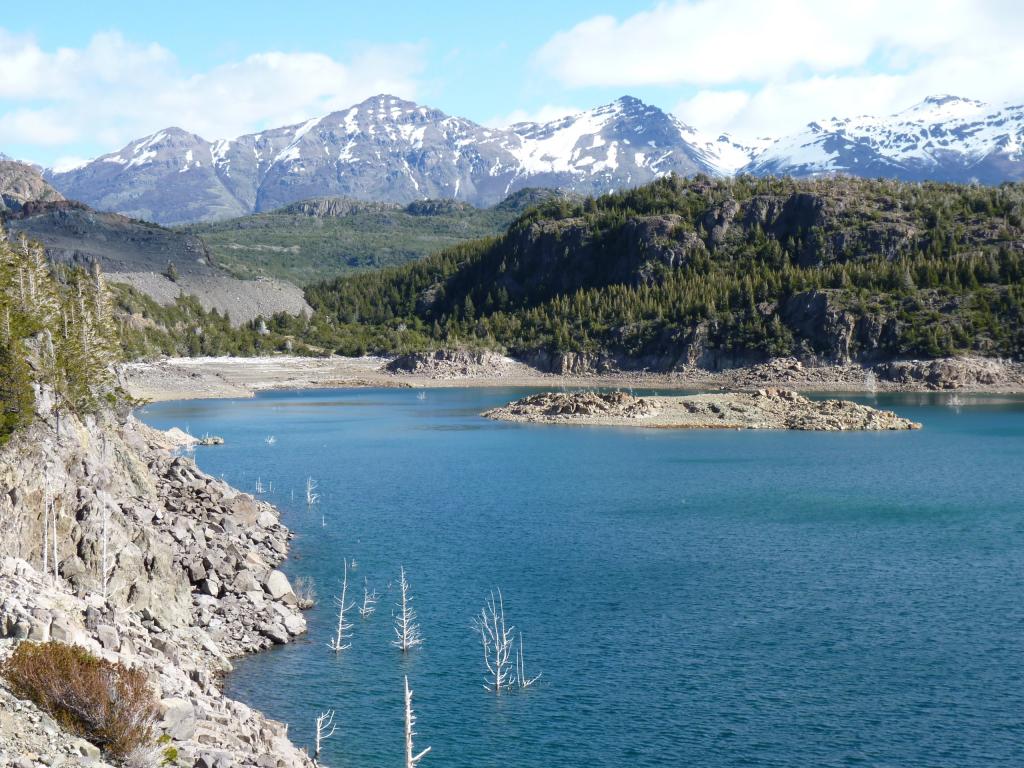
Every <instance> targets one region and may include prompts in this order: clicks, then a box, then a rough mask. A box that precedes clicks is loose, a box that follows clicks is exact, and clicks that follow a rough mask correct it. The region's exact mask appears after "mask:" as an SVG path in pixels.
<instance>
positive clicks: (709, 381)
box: [121, 356, 1024, 402]
mask: <svg viewBox="0 0 1024 768" xmlns="http://www.w3.org/2000/svg"><path fill="white" fill-rule="evenodd" d="M387 362H388V360H387V359H385V358H380V357H360V358H344V357H331V358H305V357H291V356H274V357H257V358H229V357H219V358H210V357H205V358H202V357H201V358H168V359H164V360H159V361H154V362H136V363H127V364H125V365H124V366H122V368H121V379H122V383H123V386H124V387H125V389H126V390H127V391H128V392H129V393H130V394H131V395H132V396H133V397H136V398H139V399H141V400H148V401H152V402H156V401H162V400H192V399H204V398H244V397H252V396H253V395H254V394H256V393H257V392H261V391H265V390H273V389H324V388H361V387H416V388H435V387H543V388H549V389H560V388H621V389H629V388H636V389H655V390H657V389H666V390H699V391H712V392H713V391H719V390H743V389H751V388H758V387H764V386H783V387H788V388H790V389H795V390H799V391H803V392H846V393H856V392H935V391H947V392H961V393H992V394H1024V370H1021V365H1020V364H1019V363H1018V364H1007V365H1005V366H1003V368H1005V371H1003V372H1002V373H1001V374H1000V375H999V376H998V377H996V378H995V380H993V381H991V383H979V382H977V381H967V382H960V383H954V384H953V385H951V386H950V385H943V386H936V385H934V384H929V383H927V382H924V381H909V382H907V381H903V382H893V381H884V380H879V379H878V378H877V377H875V376H874V375H873V374H871V373H870V372H869V371H867V370H866V369H864V368H862V367H861V366H858V365H833V366H823V367H804V366H801V365H800V364H799V363H795V361H789V360H781V361H772V362H770V363H766V364H764V365H758V366H752V367H748V368H736V369H730V370H726V371H718V372H712V371H706V370H703V369H684V370H680V371H673V372H671V373H648V372H621V373H610V374H574V375H559V374H552V373H543V372H541V371H538V370H536V369H534V368H531V367H530V366H527V365H525V364H523V363H519V362H516V361H511V360H508V359H507V358H505V359H504V361H503V364H502V365H501V366H500V367H488V366H476V367H473V366H470V367H468V368H466V369H464V370H459V371H451V370H445V371H430V370H426V371H417V372H411V373H406V372H398V373H392V372H390V371H388V370H386V368H385V365H386V363H387ZM1001 370H1002V369H1001Z"/></svg>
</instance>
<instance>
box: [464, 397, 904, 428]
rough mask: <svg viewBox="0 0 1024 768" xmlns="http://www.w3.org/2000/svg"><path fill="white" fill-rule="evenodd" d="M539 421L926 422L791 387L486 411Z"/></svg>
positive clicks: (675, 424) (574, 400)
mask: <svg viewBox="0 0 1024 768" xmlns="http://www.w3.org/2000/svg"><path fill="white" fill-rule="evenodd" d="M483 415H484V416H486V417H487V418H489V419H497V420H499V421H518V422H529V423H538V424H591V425H608V426H641V427H656V428H663V429H673V428H675V429H793V430H804V431H823V432H842V431H890V430H907V429H920V428H921V425H920V424H918V423H916V422H913V421H910V420H909V419H904V418H902V417H900V416H897V415H896V414H895V413H893V412H892V411H883V410H879V409H877V408H872V407H870V406H867V405H861V404H859V403H854V402H851V401H849V400H810V399H808V398H806V397H804V396H803V395H801V394H799V393H797V392H794V391H792V390H788V389H759V390H757V391H755V392H730V393H726V394H713V395H692V396H687V397H658V396H656V397H635V396H633V395H629V394H626V393H624V392H609V393H602V392H543V393H540V394H536V395H529V396H528V397H524V398H522V399H521V400H516V401H514V402H512V403H509V404H508V405H506V406H503V407H501V408H494V409H492V410H489V411H486V412H485V413H484V414H483Z"/></svg>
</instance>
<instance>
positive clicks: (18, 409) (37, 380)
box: [0, 233, 119, 443]
mask: <svg viewBox="0 0 1024 768" xmlns="http://www.w3.org/2000/svg"><path fill="white" fill-rule="evenodd" d="M60 277H61V280H60V281H58V280H57V279H56V278H55V277H54V276H53V274H51V271H50V265H49V263H48V262H47V260H46V256H45V254H44V252H43V249H42V247H41V246H39V245H38V244H34V243H29V241H28V240H26V239H24V238H22V239H20V241H19V242H18V243H16V244H11V243H9V242H8V241H7V240H6V238H5V237H3V236H2V233H0V443H2V442H5V441H6V439H7V438H8V437H9V435H10V434H11V433H12V432H13V431H15V430H16V429H18V428H19V427H21V426H23V425H25V424H27V423H28V422H29V421H30V420H31V419H32V415H33V413H34V409H35V395H34V390H33V387H34V386H36V387H38V386H42V387H45V388H46V389H47V390H48V393H47V395H46V396H45V398H44V400H43V401H41V402H42V403H43V405H44V406H46V407H49V408H50V409H51V410H52V411H53V412H54V413H57V414H60V413H61V412H74V413H78V414H83V413H88V412H91V411H93V410H95V409H96V408H97V407H98V406H99V405H100V403H101V402H102V400H104V399H114V398H115V394H114V391H113V379H112V371H111V369H110V364H111V363H112V362H113V361H114V360H115V359H116V358H117V357H118V354H119V348H118V338H117V333H116V331H115V329H114V324H113V320H112V309H111V305H110V301H109V297H108V293H107V290H106V287H105V285H104V280H103V276H102V275H101V274H100V272H99V271H98V270H95V271H93V272H92V273H88V272H86V271H84V270H82V269H64V270H62V271H61V272H60ZM50 400H52V402H50Z"/></svg>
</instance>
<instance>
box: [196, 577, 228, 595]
mask: <svg viewBox="0 0 1024 768" xmlns="http://www.w3.org/2000/svg"><path fill="white" fill-rule="evenodd" d="M199 589H201V590H202V592H203V594H204V595H209V596H210V597H220V596H221V595H222V594H223V592H224V587H223V585H222V584H221V583H220V579H218V578H217V577H216V575H213V574H211V575H210V576H207V577H206V578H205V579H203V580H202V581H201V582H199Z"/></svg>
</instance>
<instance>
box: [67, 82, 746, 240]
mask: <svg viewBox="0 0 1024 768" xmlns="http://www.w3.org/2000/svg"><path fill="white" fill-rule="evenodd" d="M738 151H739V152H742V151H743V150H742V149H737V145H735V144H734V143H733V142H731V140H729V139H728V137H719V138H715V139H709V138H706V137H703V136H701V135H700V134H698V133H697V132H696V131H695V130H694V129H692V128H690V127H689V126H686V125H684V124H682V123H681V122H679V121H678V120H676V119H675V118H674V117H671V116H670V115H667V114H666V113H664V112H662V111H661V110H659V109H657V108H656V107H652V106H649V105H647V104H644V103H643V102H641V101H639V100H638V99H634V98H631V97H628V96H627V97H623V98H620V99H618V100H616V101H614V102H612V103H611V104H607V105H605V106H602V107H598V108H596V109H592V110H589V111H586V112H581V113H579V114H576V115H570V116H568V117H565V118H562V119H560V120H556V121H553V122H550V123H545V124H537V123H520V124H517V125H514V126H511V127H510V128H508V129H496V128H487V127H484V126H482V125H479V124H477V123H474V122H472V121H471V120H466V119H464V118H459V117H450V116H448V115H446V114H445V113H443V112H441V111H439V110H436V109H431V108H429V107H424V106H420V105H418V104H414V103H412V102H408V101H403V100H401V99H398V98H395V97H393V96H386V95H382V96H376V97H374V98H372V99H368V100H366V101H364V102H362V103H361V104H357V105H355V106H353V107H351V108H349V109H346V110H341V111H339V112H334V113H332V114H329V115H327V116H325V117H322V118H315V119H313V120H309V121H307V122H305V123H301V124H298V125H292V126H286V127H283V128H277V129H274V130H269V131H263V132H261V133H257V134H250V135H246V136H240V137H238V138H236V139H231V140H225V141H214V142H210V141H206V140H205V139H203V138H201V137H199V136H196V135H195V134H191V133H188V132H186V131H183V130H181V129H179V128H168V129H166V130H163V131H159V132H158V133H155V134H153V135H152V136H148V137H146V138H143V139H139V140H137V141H134V142H132V143H130V144H129V145H128V146H126V147H125V148H124V149H122V150H120V151H119V152H116V153H112V154H109V155H104V156H102V157H99V158H97V159H95V160H93V161H91V162H89V163H87V164H85V165H82V166H80V167H78V168H73V169H69V170H65V171H63V172H60V173H58V172H49V173H47V178H48V179H49V180H50V181H51V183H52V184H53V185H54V186H55V187H56V188H57V189H59V190H60V191H61V192H62V193H63V194H65V195H66V196H68V197H70V198H73V199H78V200H82V201H83V202H86V203H88V204H90V205H92V206H93V207H96V208H100V209H104V210H115V211H119V212H121V213H126V214H128V215H130V216H135V217H138V218H143V219H148V220H151V221H157V222H160V223H163V224H175V223H182V222H189V221H197V220H201V219H217V218H225V217H229V216H237V215H242V214H246V213H251V212H253V211H265V210H271V209H273V208H277V207H280V206H282V205H286V204H288V203H292V202H295V201H296V200H301V199H305V198H310V197H319V196H326V195H344V196H348V197H353V198H358V199H365V200H378V201H391V202H399V203H405V202H411V201H413V200H416V199H421V198H427V197H431V198H455V199H457V200H463V201H467V202H470V203H473V204H475V205H490V204H493V203H495V202H498V201H499V200H501V199H503V198H504V197H506V196H507V195H508V194H510V193H512V192H514V191H516V190H517V189H521V188H523V187H526V186H548V187H558V188H561V189H569V190H575V191H579V192H586V193H592V192H593V193H599V192H605V191H608V190H610V189H617V188H621V187H626V186H635V185H637V184H642V183H644V182H647V181H650V180H652V179H654V178H656V177H658V176H662V175H665V174H667V173H670V172H676V173H680V174H684V175H691V174H694V173H700V172H704V173H712V174H720V173H723V172H726V173H727V172H730V171H731V170H733V169H734V167H735V166H736V165H737V162H736V159H735V157H736V154H737V152H738ZM748 158H749V154H748V155H745V156H744V161H746V159H748Z"/></svg>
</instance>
